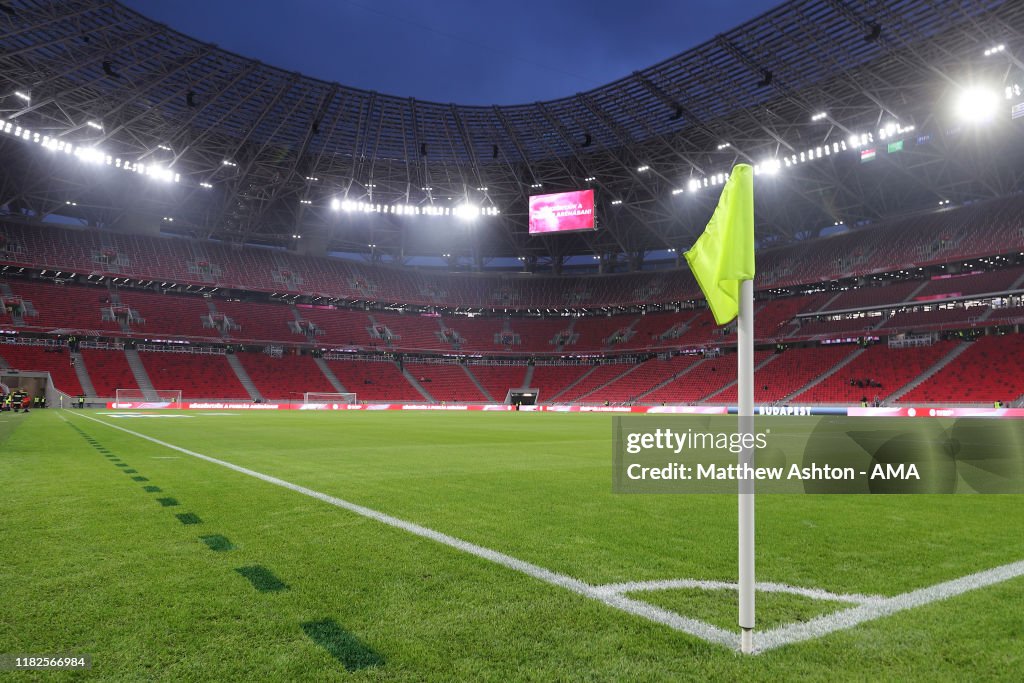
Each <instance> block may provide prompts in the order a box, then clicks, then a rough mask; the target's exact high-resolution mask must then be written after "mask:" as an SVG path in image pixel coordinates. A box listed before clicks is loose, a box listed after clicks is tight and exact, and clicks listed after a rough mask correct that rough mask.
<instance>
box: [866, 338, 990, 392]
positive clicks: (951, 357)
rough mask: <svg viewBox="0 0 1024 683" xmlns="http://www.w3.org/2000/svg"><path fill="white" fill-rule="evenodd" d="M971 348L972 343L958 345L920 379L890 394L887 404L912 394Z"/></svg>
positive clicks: (917, 378)
mask: <svg viewBox="0 0 1024 683" xmlns="http://www.w3.org/2000/svg"><path fill="white" fill-rule="evenodd" d="M969 348H971V342H963V343H960V344H957V345H956V348H954V349H953V350H952V351H950V352H949V353H947V354H946V355H945V356H943V357H942V358H941V359H940V360H939V362H938V363H936V364H935V365H933V366H931V367H930V368H928V369H927V370H925V371H924V372H923V373H921V374H920V375H919V376H918V377H916V378H915V379H914V380H912V381H911V382H910V383H908V384H907V385H906V386H904V387H902V388H900V389H897V390H896V391H895V392H893V393H892V394H890V395H889V398H887V399H886V401H885V402H886V403H890V404H892V403H896V402H898V401H899V400H900V399H901V398H902V397H903V396H905V395H906V394H908V393H910V392H911V391H913V390H914V389H916V388H917V387H918V386H920V385H921V384H924V383H925V382H926V381H928V379H930V378H931V377H932V375H934V374H935V373H937V372H938V371H940V370H942V368H944V367H946V366H947V365H949V364H950V363H952V362H953V361H954V360H956V357H957V356H959V355H960V354H961V353H963V352H964V351H966V350H967V349H969Z"/></svg>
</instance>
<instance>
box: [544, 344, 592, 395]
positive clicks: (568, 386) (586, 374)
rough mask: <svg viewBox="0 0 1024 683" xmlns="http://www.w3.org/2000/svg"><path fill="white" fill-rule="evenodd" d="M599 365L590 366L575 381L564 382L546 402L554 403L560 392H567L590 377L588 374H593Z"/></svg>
mask: <svg viewBox="0 0 1024 683" xmlns="http://www.w3.org/2000/svg"><path fill="white" fill-rule="evenodd" d="M559 348H561V347H559ZM599 367H601V366H600V365H595V366H594V367H592V368H590V369H589V370H587V371H586V372H584V373H583V374H582V375H580V376H579V377H577V378H576V381H575V382H570V383H569V384H566V385H565V386H564V387H562V388H561V390H560V391H559V392H558V393H557V394H555V395H554V396H552V397H551V398H549V399H548V403H554V402H555V401H557V400H558V397H559V396H561V395H562V394H564V393H565V392H567V391H569V390H571V389H572V388H573V387H575V386H576V385H577V384H579V383H580V382H584V381H586V379H587V378H588V377H590V376H591V375H592V374H594V372H595V371H596V370H597V369H598V368H599Z"/></svg>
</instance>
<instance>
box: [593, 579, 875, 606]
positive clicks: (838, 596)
mask: <svg viewBox="0 0 1024 683" xmlns="http://www.w3.org/2000/svg"><path fill="white" fill-rule="evenodd" d="M598 588H599V589H600V590H603V591H608V592H609V593H616V594H619V595H621V594H624V593H639V592H642V591H664V590H673V589H680V588H697V589H700V590H706V591H720V590H739V585H738V584H736V583H733V582H729V581H702V580H700V579H665V580H659V581H629V582H626V583H609V584H605V585H603V586H598ZM754 589H755V590H757V591H758V592H760V593H789V594H790V595H800V596H803V597H805V598H811V599H813V600H829V601H832V602H850V603H853V604H855V605H867V604H873V603H876V602H881V601H883V600H885V599H886V598H884V597H882V596H880V595H859V594H857V593H830V592H829V591H826V590H821V589H819V588H801V587H799V586H790V585H789V584H785V583H774V582H768V581H765V582H760V583H756V584H754Z"/></svg>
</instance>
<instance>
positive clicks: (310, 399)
mask: <svg viewBox="0 0 1024 683" xmlns="http://www.w3.org/2000/svg"><path fill="white" fill-rule="evenodd" d="M302 402H303V403H306V404H310V403H321V404H326V403H338V404H343V405H352V404H355V403H356V395H355V394H354V393H352V392H335V393H331V392H326V391H307V392H306V393H305V394H303V395H302Z"/></svg>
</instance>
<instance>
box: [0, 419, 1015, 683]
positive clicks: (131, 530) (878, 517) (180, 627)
mask: <svg viewBox="0 0 1024 683" xmlns="http://www.w3.org/2000/svg"><path fill="white" fill-rule="evenodd" d="M105 412H106V411H97V412H92V411H83V412H80V411H58V410H47V411H34V412H32V413H31V414H29V415H27V416H25V415H11V414H8V413H4V414H0V491H2V493H0V548H2V552H0V558H2V560H0V653H12V654H13V653H20V654H59V653H75V654H90V655H92V657H93V668H92V670H91V671H90V672H88V673H86V674H84V675H83V674H82V673H80V672H21V673H16V674H11V673H7V674H3V675H5V676H8V677H10V678H11V680H36V679H38V680H44V679H45V680H77V679H79V678H82V677H86V678H95V679H102V680H166V681H182V680H190V681H192V680H211V681H229V680H246V681H249V680H275V681H284V680H304V681H319V680H324V681H330V680H344V681H349V680H351V681H453V680H467V681H519V680H537V681H548V680H558V681H563V680H565V681H571V680H585V681H599V680H608V681H627V680H628V681H632V680H643V681H648V680H650V681H656V680H726V681H734V680H801V679H807V680H842V679H866V680H878V679H887V680H901V681H906V680H922V681H934V680H951V679H953V680H956V679H961V680H962V679H995V680H999V679H1003V680H1019V675H1020V672H1021V671H1022V670H1024V618H1022V616H1021V615H1022V614H1024V578H1021V577H1018V578H1015V579H1011V580H1009V581H1006V582H1003V583H999V584H997V585H994V586H989V587H987V588H982V589H979V590H976V591H973V592H970V593H966V594H963V595H959V596H957V597H953V598H951V599H948V600H944V601H940V602H935V603H932V604H929V605H926V606H923V607H919V608H915V609H910V610H907V611H904V612H900V613H899V614H896V615H893V616H890V617H885V618H881V619H878V620H875V621H870V622H867V623H864V624H861V625H858V626H856V627H854V628H851V629H848V630H842V631H837V632H835V633H831V634H829V635H826V636H824V637H822V638H818V639H814V640H809V641H806V642H802V643H794V644H791V645H786V646H783V647H780V648H778V649H774V650H771V651H769V652H765V653H763V654H760V655H756V656H752V657H751V656H743V655H740V654H737V653H736V652H734V651H731V650H729V649H728V648H726V647H723V646H721V645H715V644H710V643H707V642H704V641H702V640H700V639H698V638H696V637H693V636H690V635H687V634H685V633H680V632H677V631H674V630H672V629H670V628H668V627H666V626H663V625H659V624H657V623H653V622H651V621H648V620H646V619H644V618H642V617H639V616H634V615H631V614H627V613H625V612H622V611H619V610H616V609H613V608H611V607H608V606H606V605H604V604H601V603H600V602H597V601H595V600H592V599H590V598H588V597H585V596H582V595H578V594H575V593H572V592H570V591H568V590H565V589H564V588H561V587H558V586H554V585H550V584H548V583H544V582H542V581H540V580H537V579H535V578H532V577H530V576H527V575H524V574H522V573H519V572H516V571H512V570H510V569H508V568H506V567H503V566H500V565H498V564H494V563H492V562H488V561H486V560H483V559H481V558H478V557H474V556H472V555H468V554H466V553H463V552H460V551H458V550H456V549H454V548H451V547H447V546H444V545H441V544H439V543H436V542H434V541H431V540H429V539H425V538H421V537H417V536H414V535H411V534H410V533H408V532H406V531H403V530H401V529H397V528H393V527H390V526H387V525H384V524H381V523H380V522H378V521H375V520H372V519H368V518H366V517H362V516H359V515H356V514H353V513H352V512H349V511H347V510H344V509H339V508H338V507H334V506H332V505H328V504H326V503H324V502H321V501H319V500H315V499H313V498H310V497H308V496H304V495H301V494H299V493H296V492H294V491H290V490H287V489H284V488H281V487H280V486H275V485H272V484H269V483H267V482H264V481H260V480H258V479H256V478H253V477H251V476H247V475H245V474H241V473H239V472H235V471H232V470H230V469H227V468H225V467H223V466H219V465H216V464H213V463H209V462H206V461H203V460H200V459H198V458H195V457H191V456H189V455H186V454H182V453H180V452H178V451H174V450H171V449H169V448H167V447H165V446H161V445H158V444H155V443H152V442H150V441H146V440H143V439H140V438H138V437H136V436H132V435H129V434H126V433H123V432H121V431H118V430H116V429H113V428H111V427H110V426H107V425H106V424H98V423H97V422H94V421H90V420H88V419H86V417H94V418H98V419H100V420H103V421H104V422H106V423H107V424H110V425H116V426H119V427H124V428H126V429H130V430H133V431H137V432H140V433H143V434H146V435H148V436H151V437H154V438H156V439H159V440H162V441H165V442H168V443H170V444H174V445H177V446H180V447H183V448H186V449H190V450H192V451H195V452H198V453H202V454H205V455H208V456H211V457H214V458H218V459H221V460H225V461H227V462H230V463H234V464H237V465H240V466H242V467H245V468H249V469H251V470H255V471H258V472H261V473H265V474H268V475H271V476H274V477H278V478H280V479H283V480H286V481H288V482H292V483H294V484H298V485H301V486H304V487H307V488H310V489H313V490H316V491H319V492H323V493H326V494H329V495H331V496H335V497H338V498H342V499H344V500H346V501H350V502H353V503H357V504H359V505H363V506H366V507H368V508H372V509H373V510H377V511H381V512H384V513H387V514H389V515H393V516H395V517H398V518H401V519H403V520H407V521H410V522H414V523H416V524H419V525H422V526H425V527H429V528H430V529H434V530H437V531H440V532H443V533H445V534H449V535H451V536H455V537H457V538H459V539H462V540H465V541H468V542H471V543H474V544H478V545H480V546H484V547H486V548H490V549H493V550H496V551H499V552H501V553H505V554H507V555H510V556H512V557H515V558H518V559H520V560H524V561H526V562H530V563H533V564H535V565H539V566H540V567H544V568H546V569H549V570H552V571H554V572H558V573H560V574H564V575H568V576H571V577H574V578H577V579H580V580H582V581H585V582H587V583H589V584H593V585H599V584H607V583H620V582H632V581H650V580H657V579H682V578H689V579H707V580H715V581H735V579H736V499H735V497H733V496H726V495H721V496H694V495H676V496H671V495H662V496H645V495H632V496H630V495H614V494H612V493H611V444H610V438H611V418H610V417H608V416H605V415H587V414H569V415H565V414H540V413H454V412H440V413H439V412H430V413H399V412H388V413H374V412H354V411H353V412H346V413H298V412H296V413H272V414H271V413H260V414H239V415H226V414H202V413H174V415H177V416H178V417H173V418H170V417H168V418H140V419H127V418H112V417H108V416H106V415H104V413H105ZM165 415H166V414H165ZM121 464H126V465H127V466H128V467H127V468H126V467H119V466H118V465H121ZM128 470H132V472H128ZM757 516H758V518H757V542H758V552H757V557H758V567H757V575H758V577H757V578H758V580H759V581H773V582H779V583H786V584H790V585H794V586H801V587H807V588H819V589H824V590H828V591H831V592H834V593H859V594H870V595H881V596H891V595H896V594H899V593H902V592H906V591H910V590H914V589H917V588H922V587H925V586H929V585H931V584H935V583H938V582H942V581H947V580H951V579H955V578H958V577H961V576H963V575H966V574H970V573H972V572H977V571H980V570H984V569H989V568H992V567H996V566H999V565H1003V564H1007V563H1010V562H1015V561H1019V560H1022V559H1024V531H1022V529H1024V504H1022V500H1021V498H1020V497H1019V496H996V495H992V496H874V497H870V496H782V495H779V496H762V497H760V498H759V499H758V502H757ZM631 597H634V598H637V599H642V600H645V601H647V602H650V603H651V604H655V605H658V606H661V607H664V608H666V609H671V610H673V611H675V612H678V613H679V614H682V615H685V616H689V617H692V618H696V619H700V620H702V621H705V622H708V623H711V624H714V625H717V626H721V627H725V628H730V629H732V628H734V626H733V624H734V621H735V610H736V605H735V603H736V594H735V592H732V591H710V592H709V591H701V590H693V589H679V590H665V591H655V592H650V593H645V594H633V595H632V596H631ZM843 607H844V606H842V605H837V604H835V603H832V602H828V601H816V600H810V599H807V598H803V597H801V596H794V595H788V594H759V595H758V617H759V620H760V621H759V628H761V627H765V628H771V627H772V626H778V625H782V624H786V623H791V622H799V621H802V620H807V619H810V618H813V617H814V616H816V615H819V614H822V613H829V612H832V611H835V610H837V609H842V608H843Z"/></svg>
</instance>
